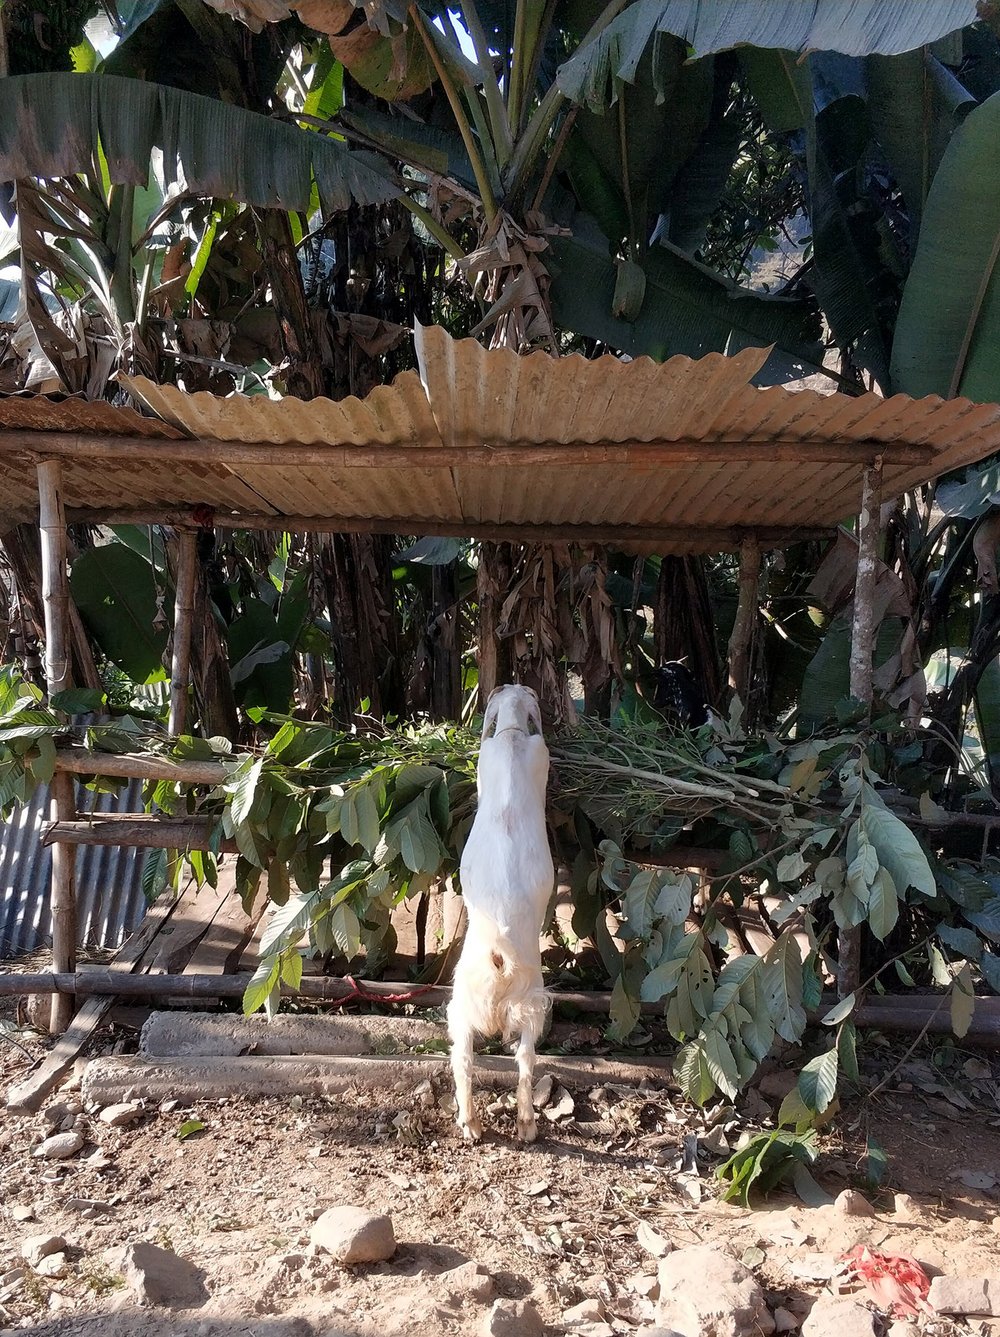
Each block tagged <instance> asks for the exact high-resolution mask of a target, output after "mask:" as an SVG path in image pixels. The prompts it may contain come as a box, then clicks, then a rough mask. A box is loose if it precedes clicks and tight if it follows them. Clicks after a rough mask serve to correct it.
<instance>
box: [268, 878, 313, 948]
mask: <svg viewBox="0 0 1000 1337" xmlns="http://www.w3.org/2000/svg"><path fill="white" fill-rule="evenodd" d="M319 899H320V897H319V893H318V892H310V893H309V894H307V895H298V896H290V897H289V898H288V900H287V901H286V902H285V904H284V905H282V906H280V907H279V908H278V909H277V910H275V911H274V913H273V914H272V915H271V917H270V919H269V920H268V921H267V927H266V928H265V930H264V932H263V934H262V936H261V940H260V948H259V951H260V955H261V956H262V957H265V956H271V955H273V954H275V953H278V952H282V951H284V950H285V949H286V948H287V947H291V946H294V944H295V943H297V942H298V941H299V939H300V938H301V937H302V935H303V934H304V933H305V932H306V930H307V929H308V928H309V924H310V922H311V920H312V916H313V912H314V911H315V909H316V907H317V905H318V904H319Z"/></svg>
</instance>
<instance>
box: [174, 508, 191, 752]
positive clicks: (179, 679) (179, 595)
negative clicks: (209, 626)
mask: <svg viewBox="0 0 1000 1337" xmlns="http://www.w3.org/2000/svg"><path fill="white" fill-rule="evenodd" d="M197 544H198V537H197V535H196V534H195V532H194V530H193V529H182V530H181V531H180V534H179V535H178V554H177V583H176V591H175V594H174V643H173V651H172V654H171V658H170V718H169V722H168V725H167V728H168V731H169V733H170V734H171V736H173V737H176V736H177V735H178V734H182V733H183V732H184V730H185V727H186V725H187V707H188V691H189V688H190V684H191V633H192V628H193V624H194V582H195V574H196V570H197Z"/></svg>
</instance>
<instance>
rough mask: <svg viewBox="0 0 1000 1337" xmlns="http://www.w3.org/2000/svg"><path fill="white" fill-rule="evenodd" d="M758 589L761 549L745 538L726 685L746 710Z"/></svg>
mask: <svg viewBox="0 0 1000 1337" xmlns="http://www.w3.org/2000/svg"><path fill="white" fill-rule="evenodd" d="M759 587H760V547H759V545H758V543H757V541H756V539H754V538H751V537H747V538H745V539H743V541H742V543H741V544H740V593H739V601H738V603H737V605H736V620H735V621H734V623H733V633H732V635H731V636H730V638H729V686H730V688H731V689H732V691H733V692H735V693H736V695H737V696H738V697H739V699H740V701H741V702H742V703H743V707H744V709H746V706H747V701H748V700H749V696H750V668H751V656H750V651H751V646H752V643H753V632H754V626H755V624H756V621H757V603H758V593H759Z"/></svg>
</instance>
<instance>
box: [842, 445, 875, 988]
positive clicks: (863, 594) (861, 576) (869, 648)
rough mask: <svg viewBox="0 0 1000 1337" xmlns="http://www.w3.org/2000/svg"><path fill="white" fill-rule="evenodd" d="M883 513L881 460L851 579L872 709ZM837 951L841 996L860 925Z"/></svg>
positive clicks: (870, 486) (855, 971)
mask: <svg viewBox="0 0 1000 1337" xmlns="http://www.w3.org/2000/svg"><path fill="white" fill-rule="evenodd" d="M881 515H882V461H881V460H880V459H879V460H876V461H875V463H874V464H872V465H869V466H868V468H866V469H865V471H864V474H863V475H862V482H861V510H860V512H859V514H858V567H857V575H856V577H855V581H854V618H853V621H852V624H851V696H853V697H854V699H855V700H856V701H862V702H864V704H865V705H866V706H867V707H868V708H869V711H870V710H871V704H872V698H873V696H874V693H875V689H874V683H873V678H874V655H875V580H876V575H877V571H878V542H879V534H880V533H881V523H880V522H881ZM837 946H838V952H837V958H838V959H837V991H838V992H839V994H840V996H841V998H846V997H847V995H848V994H851V993H854V992H855V991H856V990H857V989H858V987H859V986H860V984H861V926H860V924H855V925H851V926H849V927H847V928H844V929H841V931H840V934H839V938H838V944H837Z"/></svg>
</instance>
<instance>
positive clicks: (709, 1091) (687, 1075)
mask: <svg viewBox="0 0 1000 1337" xmlns="http://www.w3.org/2000/svg"><path fill="white" fill-rule="evenodd" d="M674 1075H675V1077H676V1078H677V1081H678V1083H679V1085H680V1088H681V1090H682V1091H683V1092H684V1094H685V1095H686V1096H687V1098H688V1100H691V1101H693V1102H694V1104H695V1105H697V1106H699V1108H700V1107H701V1106H702V1105H704V1104H705V1103H706V1101H708V1100H711V1098H712V1096H713V1095H714V1094H715V1080H714V1078H713V1077H712V1072H711V1069H710V1067H709V1063H708V1056H707V1055H706V1053H705V1049H704V1046H703V1044H702V1042H701V1037H699V1038H698V1039H696V1040H692V1041H691V1043H690V1044H686V1045H685V1046H684V1048H683V1049H682V1050H681V1051H680V1053H679V1054H678V1055H677V1060H676V1062H675V1063H674Z"/></svg>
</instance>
